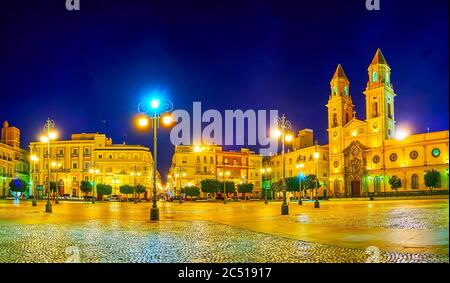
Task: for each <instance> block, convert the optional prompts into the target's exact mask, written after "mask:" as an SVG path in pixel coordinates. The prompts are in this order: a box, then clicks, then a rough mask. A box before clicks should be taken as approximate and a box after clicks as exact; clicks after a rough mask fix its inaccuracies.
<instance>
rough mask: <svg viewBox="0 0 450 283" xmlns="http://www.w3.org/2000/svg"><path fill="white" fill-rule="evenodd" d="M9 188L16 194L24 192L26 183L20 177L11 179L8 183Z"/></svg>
mask: <svg viewBox="0 0 450 283" xmlns="http://www.w3.org/2000/svg"><path fill="white" fill-rule="evenodd" d="M9 189H10V190H11V191H12V192H15V193H16V196H17V193H24V192H26V191H27V189H28V183H27V182H26V181H24V180H22V179H13V180H11V182H10V183H9Z"/></svg>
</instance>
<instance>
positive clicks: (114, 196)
mask: <svg viewBox="0 0 450 283" xmlns="http://www.w3.org/2000/svg"><path fill="white" fill-rule="evenodd" d="M103 200H105V201H120V198H119V196H116V195H112V196H107V197H105V198H104V199H103Z"/></svg>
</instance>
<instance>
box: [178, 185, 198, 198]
mask: <svg viewBox="0 0 450 283" xmlns="http://www.w3.org/2000/svg"><path fill="white" fill-rule="evenodd" d="M181 193H183V194H186V195H187V196H191V197H198V196H199V195H200V188H199V187H196V186H190V187H184V188H182V189H181Z"/></svg>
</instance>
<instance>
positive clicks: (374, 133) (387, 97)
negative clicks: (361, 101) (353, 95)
mask: <svg viewBox="0 0 450 283" xmlns="http://www.w3.org/2000/svg"><path fill="white" fill-rule="evenodd" d="M368 73H369V81H368V82H367V87H366V90H365V91H364V94H365V95H366V122H367V123H368V134H369V135H370V136H371V137H372V138H376V140H377V141H378V142H377V143H379V142H381V141H382V140H383V139H391V138H393V137H394V133H395V118H394V117H395V116H394V98H395V96H396V94H395V93H394V89H393V87H392V84H391V68H390V67H389V65H388V63H387V61H386V59H385V58H384V56H383V53H382V52H381V50H380V49H378V50H377V52H376V54H375V56H374V57H373V60H372V63H371V64H370V66H369V68H368Z"/></svg>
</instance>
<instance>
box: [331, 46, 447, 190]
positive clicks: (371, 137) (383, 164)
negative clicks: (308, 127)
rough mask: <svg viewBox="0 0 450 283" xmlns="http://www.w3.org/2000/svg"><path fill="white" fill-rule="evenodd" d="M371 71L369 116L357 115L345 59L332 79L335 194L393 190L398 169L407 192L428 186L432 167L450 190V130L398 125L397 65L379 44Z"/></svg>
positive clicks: (332, 188) (332, 179)
mask: <svg viewBox="0 0 450 283" xmlns="http://www.w3.org/2000/svg"><path fill="white" fill-rule="evenodd" d="M368 74H369V80H368V82H367V87H366V90H365V91H364V94H365V97H366V117H365V119H364V120H361V119H358V118H357V117H356V112H355V111H354V105H353V102H352V96H351V94H350V82H349V80H348V78H347V76H346V75H345V73H344V70H343V68H342V66H341V65H339V66H338V67H337V70H336V72H335V74H334V76H333V78H332V80H331V83H330V89H331V94H330V97H329V100H328V104H327V105H326V106H327V108H328V137H329V155H330V157H329V171H330V183H331V184H330V188H331V195H333V196H336V197H340V196H346V197H358V196H367V195H368V193H375V195H383V194H391V193H392V190H391V188H390V185H389V183H388V182H389V179H390V178H391V177H392V176H394V175H395V176H397V177H398V178H400V179H401V181H402V187H401V188H400V189H399V191H401V192H402V193H405V192H407V193H411V192H415V191H422V190H426V189H427V188H426V187H425V184H424V171H426V170H429V169H435V170H437V171H439V172H440V173H441V185H440V187H441V188H440V189H441V190H448V156H449V152H448V141H449V132H448V130H447V131H441V132H431V133H425V134H415V135H408V134H407V133H406V132H404V131H402V130H401V129H397V127H396V121H395V104H394V102H395V100H396V99H397V98H396V94H395V92H394V89H393V86H392V83H391V68H390V66H389V65H388V63H387V61H386V59H385V58H384V56H383V54H382V53H381V50H379V49H378V50H377V52H376V54H375V56H374V58H373V60H372V62H371V64H370V66H369V68H368Z"/></svg>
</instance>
